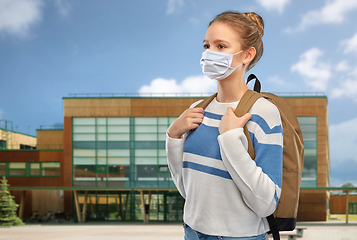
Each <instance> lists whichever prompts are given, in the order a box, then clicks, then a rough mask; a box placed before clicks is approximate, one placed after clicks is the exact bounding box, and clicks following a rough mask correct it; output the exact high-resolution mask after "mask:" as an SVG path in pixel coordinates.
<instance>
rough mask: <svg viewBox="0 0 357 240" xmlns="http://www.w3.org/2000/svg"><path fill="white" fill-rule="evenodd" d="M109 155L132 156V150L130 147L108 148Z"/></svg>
mask: <svg viewBox="0 0 357 240" xmlns="http://www.w3.org/2000/svg"><path fill="white" fill-rule="evenodd" d="M108 156H111V157H130V150H129V149H108Z"/></svg>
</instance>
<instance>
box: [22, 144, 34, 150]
mask: <svg viewBox="0 0 357 240" xmlns="http://www.w3.org/2000/svg"><path fill="white" fill-rule="evenodd" d="M20 149H25V150H26V149H36V147H34V146H30V145H25V144H20Z"/></svg>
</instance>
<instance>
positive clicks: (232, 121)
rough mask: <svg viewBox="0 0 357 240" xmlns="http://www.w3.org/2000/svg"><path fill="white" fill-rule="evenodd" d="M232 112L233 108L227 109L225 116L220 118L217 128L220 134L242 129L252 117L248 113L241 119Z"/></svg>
mask: <svg viewBox="0 0 357 240" xmlns="http://www.w3.org/2000/svg"><path fill="white" fill-rule="evenodd" d="M234 111H235V109H234V108H231V107H229V108H228V109H227V112H226V114H225V115H224V116H223V117H222V119H221V122H220V123H219V127H218V130H219V133H220V134H223V133H225V132H227V131H229V130H232V129H235V128H243V127H244V125H245V124H246V123H247V122H248V120H249V119H250V118H251V117H252V114H250V113H246V114H244V115H243V116H242V117H237V116H236V115H235V113H234Z"/></svg>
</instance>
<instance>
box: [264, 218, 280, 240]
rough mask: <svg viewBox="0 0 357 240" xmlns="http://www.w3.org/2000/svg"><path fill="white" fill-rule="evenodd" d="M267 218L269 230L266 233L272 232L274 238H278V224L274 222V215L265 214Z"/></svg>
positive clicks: (276, 239)
mask: <svg viewBox="0 0 357 240" xmlns="http://www.w3.org/2000/svg"><path fill="white" fill-rule="evenodd" d="M267 220H268V223H269V227H270V231H269V232H268V233H271V234H273V239H274V240H280V235H279V229H278V224H277V223H276V220H275V218H274V215H273V214H271V215H269V216H267Z"/></svg>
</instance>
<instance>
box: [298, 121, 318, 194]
mask: <svg viewBox="0 0 357 240" xmlns="http://www.w3.org/2000/svg"><path fill="white" fill-rule="evenodd" d="M298 120H299V123H300V127H301V131H302V135H303V139H304V146H305V153H304V167H303V171H302V178H301V187H316V186H317V117H298Z"/></svg>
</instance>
